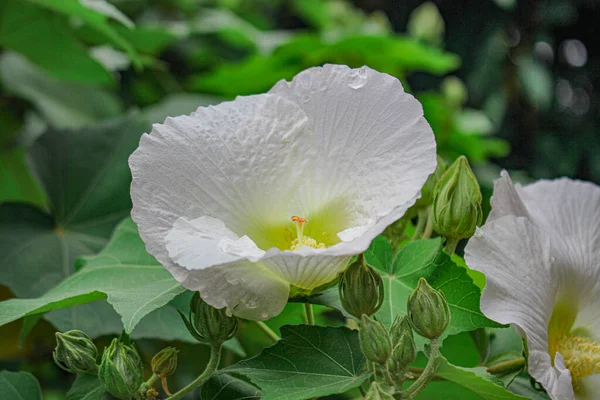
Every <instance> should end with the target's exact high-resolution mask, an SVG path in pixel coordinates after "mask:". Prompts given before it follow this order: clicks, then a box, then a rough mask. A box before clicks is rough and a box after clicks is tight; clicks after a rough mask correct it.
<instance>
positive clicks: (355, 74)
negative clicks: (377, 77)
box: [348, 67, 367, 89]
mask: <svg viewBox="0 0 600 400" xmlns="http://www.w3.org/2000/svg"><path fill="white" fill-rule="evenodd" d="M366 83H367V68H366V67H361V68H359V69H355V70H353V71H352V72H351V73H350V81H348V86H350V87H351V88H352V89H360V88H361V87H363V86H365V84H366Z"/></svg>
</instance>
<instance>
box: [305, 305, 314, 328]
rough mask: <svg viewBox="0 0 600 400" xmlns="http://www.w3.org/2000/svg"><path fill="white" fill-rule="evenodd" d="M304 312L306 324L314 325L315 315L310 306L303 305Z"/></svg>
mask: <svg viewBox="0 0 600 400" xmlns="http://www.w3.org/2000/svg"><path fill="white" fill-rule="evenodd" d="M304 312H305V314H306V323H307V324H308V325H314V324H315V314H314V313H313V309H312V304H310V303H304Z"/></svg>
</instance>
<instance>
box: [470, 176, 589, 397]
mask: <svg viewBox="0 0 600 400" xmlns="http://www.w3.org/2000/svg"><path fill="white" fill-rule="evenodd" d="M465 259H466V261H467V264H468V265H469V267H471V268H473V269H476V270H478V271H481V272H483V273H484V274H485V275H486V276H487V285H486V287H485V289H484V291H483V295H482V299H481V309H482V311H483V312H484V313H485V314H486V315H487V316H488V317H489V318H491V319H494V320H496V321H498V322H500V323H504V324H512V325H513V326H514V327H515V329H516V330H517V332H519V334H520V335H521V336H522V337H523V338H525V339H527V343H528V349H529V359H528V371H529V373H530V375H531V376H533V377H534V378H535V379H536V380H537V381H538V382H540V383H541V384H542V385H543V386H544V388H546V390H547V392H548V394H549V395H550V397H551V398H552V399H554V400H572V399H598V398H599V396H600V395H599V393H600V187H598V186H596V185H594V184H591V183H587V182H581V181H574V180H570V179H565V178H563V179H559V180H555V181H547V180H543V181H539V182H536V183H534V184H531V185H526V186H521V185H513V183H512V182H511V180H510V177H509V176H508V174H507V173H506V172H503V173H502V177H501V178H500V179H499V180H497V181H496V183H495V185H494V195H493V197H492V213H491V214H490V216H489V218H488V221H487V222H486V224H485V225H484V226H483V227H482V228H481V229H479V230H478V232H477V233H476V234H475V236H473V238H471V240H470V241H469V243H468V245H467V248H466V255H465Z"/></svg>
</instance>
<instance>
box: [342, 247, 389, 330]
mask: <svg viewBox="0 0 600 400" xmlns="http://www.w3.org/2000/svg"><path fill="white" fill-rule="evenodd" d="M338 289H339V294H340V300H341V302H342V306H343V307H344V310H346V311H347V312H348V313H349V314H350V315H352V316H354V317H356V318H358V319H360V318H361V317H362V316H363V315H367V316H371V315H373V314H375V313H376V312H377V310H379V308H380V307H381V305H382V304H383V298H384V292H383V291H384V288H383V280H382V279H381V276H379V273H378V272H377V271H376V270H375V269H374V268H373V267H371V266H370V265H368V264H367V262H366V261H365V258H364V256H363V255H362V254H359V255H358V256H357V257H356V261H354V262H353V263H352V264H350V265H349V266H348V268H346V270H345V271H344V273H343V274H342V275H341V277H340V281H339V284H338Z"/></svg>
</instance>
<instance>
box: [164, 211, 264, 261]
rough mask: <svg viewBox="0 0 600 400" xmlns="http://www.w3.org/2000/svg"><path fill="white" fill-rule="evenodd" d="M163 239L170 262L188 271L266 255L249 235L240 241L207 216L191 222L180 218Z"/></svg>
mask: <svg viewBox="0 0 600 400" xmlns="http://www.w3.org/2000/svg"><path fill="white" fill-rule="evenodd" d="M165 240H166V247H167V250H168V252H169V257H170V258H171V260H172V261H173V262H175V263H177V264H179V265H180V266H182V267H185V268H187V269H189V270H194V269H204V268H208V267H211V266H213V265H218V264H225V263H230V262H233V261H237V260H239V259H241V258H247V259H249V260H251V261H257V260H258V259H260V258H261V257H262V256H263V255H264V254H265V252H264V251H263V250H260V249H259V248H258V247H256V244H255V243H254V242H253V241H252V240H251V239H250V238H249V237H248V236H242V237H241V238H240V237H238V235H236V234H235V233H233V232H232V231H230V230H229V229H227V228H226V227H225V224H224V223H223V221H221V220H219V219H216V218H212V217H206V216H203V217H200V218H196V219H194V220H191V221H188V220H187V219H185V218H179V219H178V220H177V221H175V224H174V225H173V229H171V231H170V232H169V234H168V235H167V237H166V238H165Z"/></svg>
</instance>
